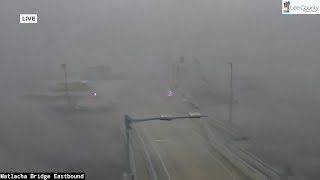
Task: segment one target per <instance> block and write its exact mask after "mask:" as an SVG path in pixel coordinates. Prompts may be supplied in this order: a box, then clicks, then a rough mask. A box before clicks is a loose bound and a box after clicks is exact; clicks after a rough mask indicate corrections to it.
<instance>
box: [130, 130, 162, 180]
mask: <svg viewBox="0 0 320 180" xmlns="http://www.w3.org/2000/svg"><path fill="white" fill-rule="evenodd" d="M135 132H136V134H137V135H138V138H139V139H140V141H141V143H142V145H143V149H144V151H145V152H146V156H147V159H148V162H149V163H150V168H151V173H152V175H153V179H154V180H158V178H157V175H156V173H155V170H154V167H153V164H152V161H151V159H150V154H149V152H148V150H147V146H146V143H145V142H144V140H143V138H142V137H141V135H140V133H138V131H135Z"/></svg>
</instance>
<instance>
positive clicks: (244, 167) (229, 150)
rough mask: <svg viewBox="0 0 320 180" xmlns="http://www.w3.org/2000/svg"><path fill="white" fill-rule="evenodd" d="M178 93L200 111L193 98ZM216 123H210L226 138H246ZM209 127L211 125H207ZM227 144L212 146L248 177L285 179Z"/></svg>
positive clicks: (235, 147) (219, 143)
mask: <svg viewBox="0 0 320 180" xmlns="http://www.w3.org/2000/svg"><path fill="white" fill-rule="evenodd" d="M177 93H179V95H180V96H181V97H182V98H183V99H184V102H186V103H188V104H190V105H191V107H194V108H195V109H197V110H199V109H200V105H199V104H198V103H195V102H194V101H195V100H194V99H193V97H192V96H191V95H189V94H188V93H185V92H182V91H181V90H177ZM212 120H213V121H214V123H210V125H212V126H214V128H215V129H218V130H220V131H221V132H222V134H224V135H225V136H229V137H231V138H230V139H231V140H235V139H242V138H244V136H242V135H241V133H240V132H239V131H237V130H235V129H234V126H233V130H230V129H229V128H228V127H227V125H225V124H224V123H223V122H221V121H218V120H215V119H212ZM207 125H209V124H207ZM210 132H211V130H209V129H207V133H210ZM208 136H209V137H212V138H209V139H210V141H212V140H213V135H212V134H210V135H208ZM230 142H232V141H229V143H227V144H225V143H223V142H216V141H214V142H211V143H210V144H211V145H212V146H213V147H214V148H215V149H217V150H218V151H219V152H220V153H221V154H222V155H223V156H224V157H225V158H226V159H227V160H229V161H230V162H231V163H232V164H234V165H235V166H236V167H237V168H239V169H240V170H241V171H243V172H244V173H245V174H246V175H247V176H249V177H250V178H252V179H254V180H281V179H283V177H282V175H281V173H280V172H279V171H277V170H276V169H274V168H272V167H271V166H269V165H267V164H266V163H265V162H263V161H262V160H261V159H259V158H257V157H256V156H254V155H253V154H251V153H250V152H249V151H247V150H245V149H244V148H242V147H240V146H239V145H237V144H233V143H230Z"/></svg>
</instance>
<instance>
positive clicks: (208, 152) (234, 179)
mask: <svg viewBox="0 0 320 180" xmlns="http://www.w3.org/2000/svg"><path fill="white" fill-rule="evenodd" d="M190 129H191V131H192V132H194V133H195V134H197V135H198V136H199V137H200V138H201V139H202V140H203V141H204V139H203V137H202V135H200V134H199V133H198V132H197V131H195V130H194V129H192V128H190ZM204 142H205V141H204ZM204 150H205V152H206V153H207V154H209V156H210V157H211V158H212V159H214V160H215V161H217V163H218V164H220V166H221V167H222V168H224V169H225V170H226V171H227V172H228V173H229V175H230V176H231V177H232V179H233V180H238V178H236V177H235V176H234V175H233V173H232V172H231V171H230V170H229V169H228V168H227V167H226V166H225V165H224V164H223V163H222V162H221V161H219V159H217V158H216V157H214V155H213V154H212V153H211V152H210V151H209V150H208V149H204Z"/></svg>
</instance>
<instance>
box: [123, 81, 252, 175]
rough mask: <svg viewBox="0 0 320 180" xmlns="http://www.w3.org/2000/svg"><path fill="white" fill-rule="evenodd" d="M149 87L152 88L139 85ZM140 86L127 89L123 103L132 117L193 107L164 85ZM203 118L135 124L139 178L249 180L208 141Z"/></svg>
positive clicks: (135, 146) (135, 145)
mask: <svg viewBox="0 0 320 180" xmlns="http://www.w3.org/2000/svg"><path fill="white" fill-rule="evenodd" d="M141 87H144V88H147V89H148V88H149V89H148V90H149V91H145V90H143V89H139V88H141ZM155 87H156V86H154V85H152V84H151V85H150V86H149V87H145V86H139V85H137V84H135V88H134V89H133V88H131V89H130V91H127V93H128V94H127V95H126V94H123V96H122V98H123V99H125V102H126V103H122V104H121V103H120V106H121V109H122V111H123V112H126V113H128V114H129V115H130V116H132V117H133V118H146V117H157V116H159V115H160V114H162V113H168V114H170V115H179V114H180V115H181V114H182V115H183V114H186V113H188V112H190V111H192V109H191V108H190V107H188V106H187V105H186V104H184V103H182V101H181V98H180V97H179V96H173V97H166V96H165V95H166V93H165V89H161V88H160V89H159V88H155ZM193 121H200V122H201V121H203V120H202V119H194V120H190V119H183V120H175V121H170V122H167V121H150V122H143V123H138V124H134V130H133V131H132V132H131V135H132V137H133V149H134V151H133V155H134V160H135V170H136V171H137V172H136V174H137V177H136V178H137V179H138V180H144V179H148V180H150V179H154V180H195V179H201V180H207V179H208V180H214V179H217V180H248V179H250V178H248V177H247V176H245V175H244V174H243V173H242V172H240V171H239V170H238V169H237V168H236V167H235V166H233V165H232V164H231V163H230V162H229V161H227V160H226V159H224V158H223V157H222V155H221V154H220V153H219V152H218V151H216V150H215V149H214V148H213V147H212V146H211V145H210V144H209V143H208V141H206V139H205V138H204V136H203V135H202V133H203V132H201V131H200V129H199V128H197V123H194V122H193Z"/></svg>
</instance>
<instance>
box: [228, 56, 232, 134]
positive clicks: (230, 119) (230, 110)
mask: <svg viewBox="0 0 320 180" xmlns="http://www.w3.org/2000/svg"><path fill="white" fill-rule="evenodd" d="M227 64H229V65H230V96H229V98H230V99H229V123H230V124H229V125H230V129H231V130H232V108H233V107H232V105H233V87H232V84H233V83H232V76H233V75H232V62H228V63H227Z"/></svg>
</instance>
